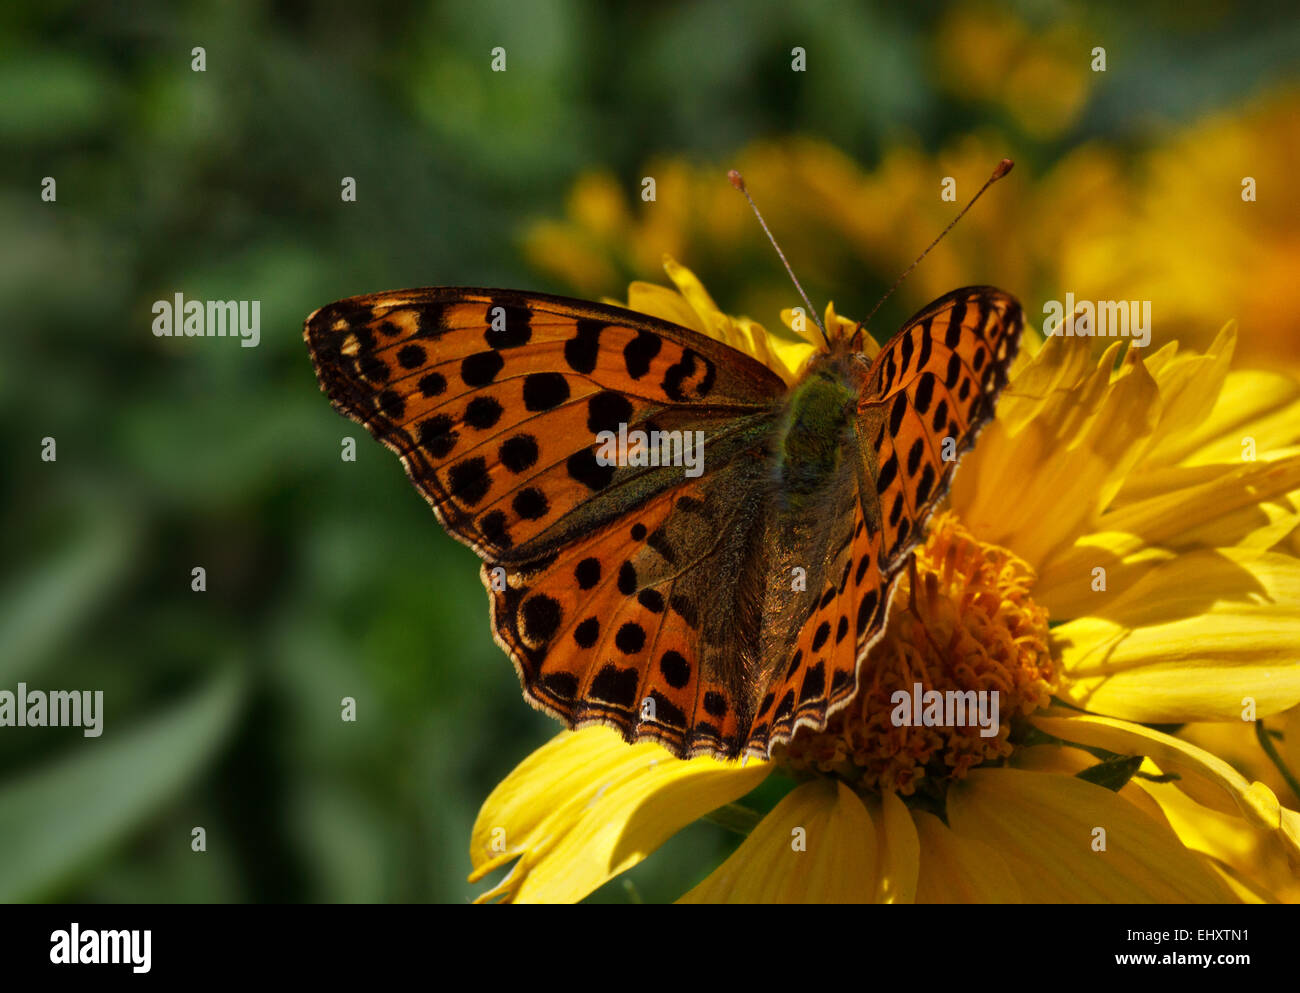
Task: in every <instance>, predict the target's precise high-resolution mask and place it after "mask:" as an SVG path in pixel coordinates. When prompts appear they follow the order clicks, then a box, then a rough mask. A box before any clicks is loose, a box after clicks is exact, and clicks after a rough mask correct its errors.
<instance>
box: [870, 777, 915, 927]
mask: <svg viewBox="0 0 1300 993" xmlns="http://www.w3.org/2000/svg"><path fill="white" fill-rule="evenodd" d="M869 810H870V812H871V815H872V820H873V821H874V822H875V823H876V824H878V825H879V826H880V830H879V831H878V832H877V840H878V841H879V845H878V847H877V849H876V866H877V869H878V872H877V879H876V896H875V902H876V903H913V902H915V901H916V886H917V872H918V870H919V868H920V857H921V843H920V840H919V839H918V837H917V833H916V825H915V823H914V822H913V821H912V817H911V814H909V813H908V810H907V807H906V806H905V805H904V803H903V801H902V800H900V799H899V798H898V794H896V793H886V794H884V795H883V796H881V797H880V799H879V800H873V801H872V803H871V806H870V808H869Z"/></svg>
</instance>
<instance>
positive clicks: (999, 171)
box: [862, 159, 1015, 326]
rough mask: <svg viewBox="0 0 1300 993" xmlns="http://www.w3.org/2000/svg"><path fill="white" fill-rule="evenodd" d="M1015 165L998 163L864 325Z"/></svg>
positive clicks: (908, 268) (1007, 162) (874, 308)
mask: <svg viewBox="0 0 1300 993" xmlns="http://www.w3.org/2000/svg"><path fill="white" fill-rule="evenodd" d="M1014 165H1015V163H1014V162H1012V161H1011V160H1010V159H1003V160H1002V161H1001V162H999V163H998V167H997V168H996V169H994V170H993V175H992V176H990V177H989V178H988V179H987V180H985V182H984V185H983V186H981V187H980V188H979V192H978V193H976V194H975V195H974V196H973V197H971V198H970V203H968V204H966V206H965V207H963V208H962V209H961V213H960V214H958V215H957V216H956V217H954V218H953V219H952V220H951V221H950V222H949V223H948V226H947V227H946V228H944V229H943V230H942V231H941V232H940V233H939V237H937V238H935V239H934V241H932V242H930V246H929V248H927V249H926V250H925V251H924V252H922V253H921V254H920V255H918V256H917V257H916V261H915V262H913V263H912V264H911V265H910V266H908V267H907V269H906V270H905V271H904V272H903V274H902V275H901V276H899V277H898V278H897V279H896V280H894V285H893V286H891V287H890V288H889V289H888V290H887V291H886V292H885V295H884V296H883V297H881V298H880V299H879V300H878V301H876V305H875V306H874V307H872V308H871V313H870V314H868V315H867V316H866V319H865V320H863V321H862V325H864V326H865V325H867V324H869V323H871V318H872V317H874V316H875V314H876V311H878V310H879V309H880V305H881V304H882V303H884V302H885V301H886V300H888V299H889V298H890V297H891V296H892V295H893V293H894V290H896V289H898V284H899V283H901V282H902V281H903V280H905V279H906V278H907V277H908V275H909V274H910V273H911V272H912V270H913V269H915V268H916V267H917V266H918V265H920V264H921V260H922V259H923V258H925V257H926V256H927V255H929V254H930V249H932V248H934V246H935V245H937V244H939V242H941V241H943V236H944V235H946V234H947V233H948V232H949V231H951V230H952V229H953V226H954V225H955V224H956V223H957V222H958V221H960V220H961V219H962V217H963V216H965V214H966V211H968V210H970V209H971V208H972V207H974V206H975V201H976V200H978V199H979V198H980V197H982V196H983V195H984V191H985V190H987V189H988V188H989V187H990V186H992V185H993V184H994V183H996V182H997V181H998V180H999V179H1001V178H1002V177H1003V176H1005V175H1006V174H1007V173H1009V172H1010V171H1011V169H1012V167H1013V166H1014Z"/></svg>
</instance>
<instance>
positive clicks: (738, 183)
mask: <svg viewBox="0 0 1300 993" xmlns="http://www.w3.org/2000/svg"><path fill="white" fill-rule="evenodd" d="M727 178H728V179H729V180H731V185H732V186H734V187H735V188H736V189H738V190H740V192H741V193H743V194H745V199H746V200H748V201H749V205H750V206H751V207H752V208H754V216H755V217H757V218H758V223H759V224H761V225H763V230H764V231H765V232H766V233H767V240H768V241H770V242H771V243H772V247H773V248H775V249H776V254H777V255H779V256H780V257H781V264H782V265H783V266H785V271H786V272H788V273H789V274H790V279H791V281H792V282H793V283H794V288H795V289H796V290H798V291H799V296H801V297H803V302H804V305H805V306H807V308H808V313H810V314H812V319H813V322H814V323H815V324H816V325H817V330H818V331H820V332H821V333H822V339H823V340H824V341H825V342H826V347H827V348H829V347H830V345H831V339H830V337H829V336H828V335H827V334H826V329H825V328H824V327H822V321H821V318H820V317H818V316H817V311H816V309H815V308H814V307H813V305H812V303H811V302H810V301H809V300H808V294H807V293H805V292H804V291H803V287H802V286H800V285H799V279H798V277H796V276H795V274H794V270H793V269H791V268H790V263H789V262H787V261H786V260H785V252H783V251H781V246H780V245H778V244H777V243H776V238H774V237H773V236H772V229H771V228H769V227H768V226H767V221H765V220H763V215H762V213H761V212H760V211H759V209H758V204H756V203H754V198H753V197H751V196H750V195H749V190H747V189H746V188H745V178H744V177H743V176H741V174H740V173H738V172H737V171H736V170H735V169H732V170H730V171H729V172H728V173H727Z"/></svg>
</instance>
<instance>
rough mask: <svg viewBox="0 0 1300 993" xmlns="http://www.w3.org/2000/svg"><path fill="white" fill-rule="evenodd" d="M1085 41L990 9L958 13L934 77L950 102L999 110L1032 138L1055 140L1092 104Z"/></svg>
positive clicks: (938, 49)
mask: <svg viewBox="0 0 1300 993" xmlns="http://www.w3.org/2000/svg"><path fill="white" fill-rule="evenodd" d="M1081 35H1082V26H1081V25H1079V24H1077V23H1071V22H1067V21H1060V20H1058V21H1056V22H1055V23H1053V25H1052V26H1051V27H1050V28H1048V29H1047V30H1046V31H1043V32H1037V33H1035V32H1033V31H1031V30H1030V29H1029V27H1028V26H1027V25H1026V24H1025V23H1024V22H1023V21H1022V20H1020V19H1019V18H1018V17H1017V16H1016V15H1015V14H1014V13H1013V12H1012V11H1010V10H1008V9H1006V8H1005V7H999V6H995V5H993V4H978V5H973V6H960V7H956V8H953V9H952V10H950V11H949V12H948V14H947V15H946V16H945V17H944V18H943V19H942V20H941V21H940V24H939V30H938V32H937V34H936V35H935V39H934V58H933V63H934V69H935V75H936V78H938V80H939V81H940V83H941V84H942V85H943V87H944V89H945V90H946V91H947V92H948V94H949V95H950V96H951V97H952V98H955V99H958V100H962V101H966V102H969V101H980V102H985V103H991V104H994V105H996V106H997V107H998V108H999V109H1000V110H1001V111H1003V112H1004V113H1006V114H1009V115H1010V116H1011V117H1012V118H1013V119H1014V120H1015V122H1016V123H1017V124H1018V125H1019V126H1020V127H1021V128H1022V129H1023V130H1024V131H1026V132H1028V133H1029V134H1031V135H1033V136H1035V137H1042V138H1047V137H1053V136H1055V135H1057V134H1059V133H1061V132H1062V131H1064V130H1065V129H1066V128H1068V127H1069V126H1070V125H1072V124H1073V123H1074V122H1075V120H1076V119H1077V118H1078V116H1079V113H1080V111H1082V109H1083V106H1084V103H1085V102H1086V100H1087V96H1088V89H1089V82H1090V77H1091V76H1092V70H1091V59H1092V56H1091V54H1090V49H1089V48H1088V47H1085V46H1084V45H1082V44H1080V41H1079V39H1080V37H1081Z"/></svg>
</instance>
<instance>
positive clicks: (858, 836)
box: [681, 780, 876, 903]
mask: <svg viewBox="0 0 1300 993" xmlns="http://www.w3.org/2000/svg"><path fill="white" fill-rule="evenodd" d="M875 892H876V829H875V827H874V826H873V825H872V823H871V815H870V814H868V813H867V808H866V807H864V806H863V805H862V801H861V800H859V799H858V797H857V794H855V793H854V792H853V791H852V790H850V789H849V788H848V787H847V786H845V785H844V784H843V783H841V782H838V781H837V782H835V783H834V784H832V783H830V782H828V781H826V780H817V781H815V782H811V783H805V784H803V785H802V786H799V787H797V788H796V789H794V790H793V791H791V792H790V793H789V794H788V795H787V796H786V797H785V799H783V800H782V801H781V802H780V803H779V804H777V805H776V808H775V809H774V810H773V811H772V812H771V813H770V814H768V815H767V816H766V817H764V818H763V820H762V821H761V822H760V823H759V825H758V827H756V828H755V829H754V831H753V833H751V834H750V836H749V837H748V838H746V839H745V841H744V842H743V843H742V844H741V846H740V847H739V848H737V849H736V851H735V852H733V853H732V855H731V857H730V858H729V859H727V861H726V862H724V863H723V864H722V865H721V866H719V867H718V868H717V869H716V870H714V872H713V874H712V875H710V876H709V877H708V878H707V879H706V880H704V882H702V883H700V885H699V886H696V887H695V888H694V889H693V890H691V891H690V892H689V893H687V894H686V895H685V896H684V897H682V899H681V902H682V903H868V902H870V901H871V899H872V897H873V895H874V894H875Z"/></svg>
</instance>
